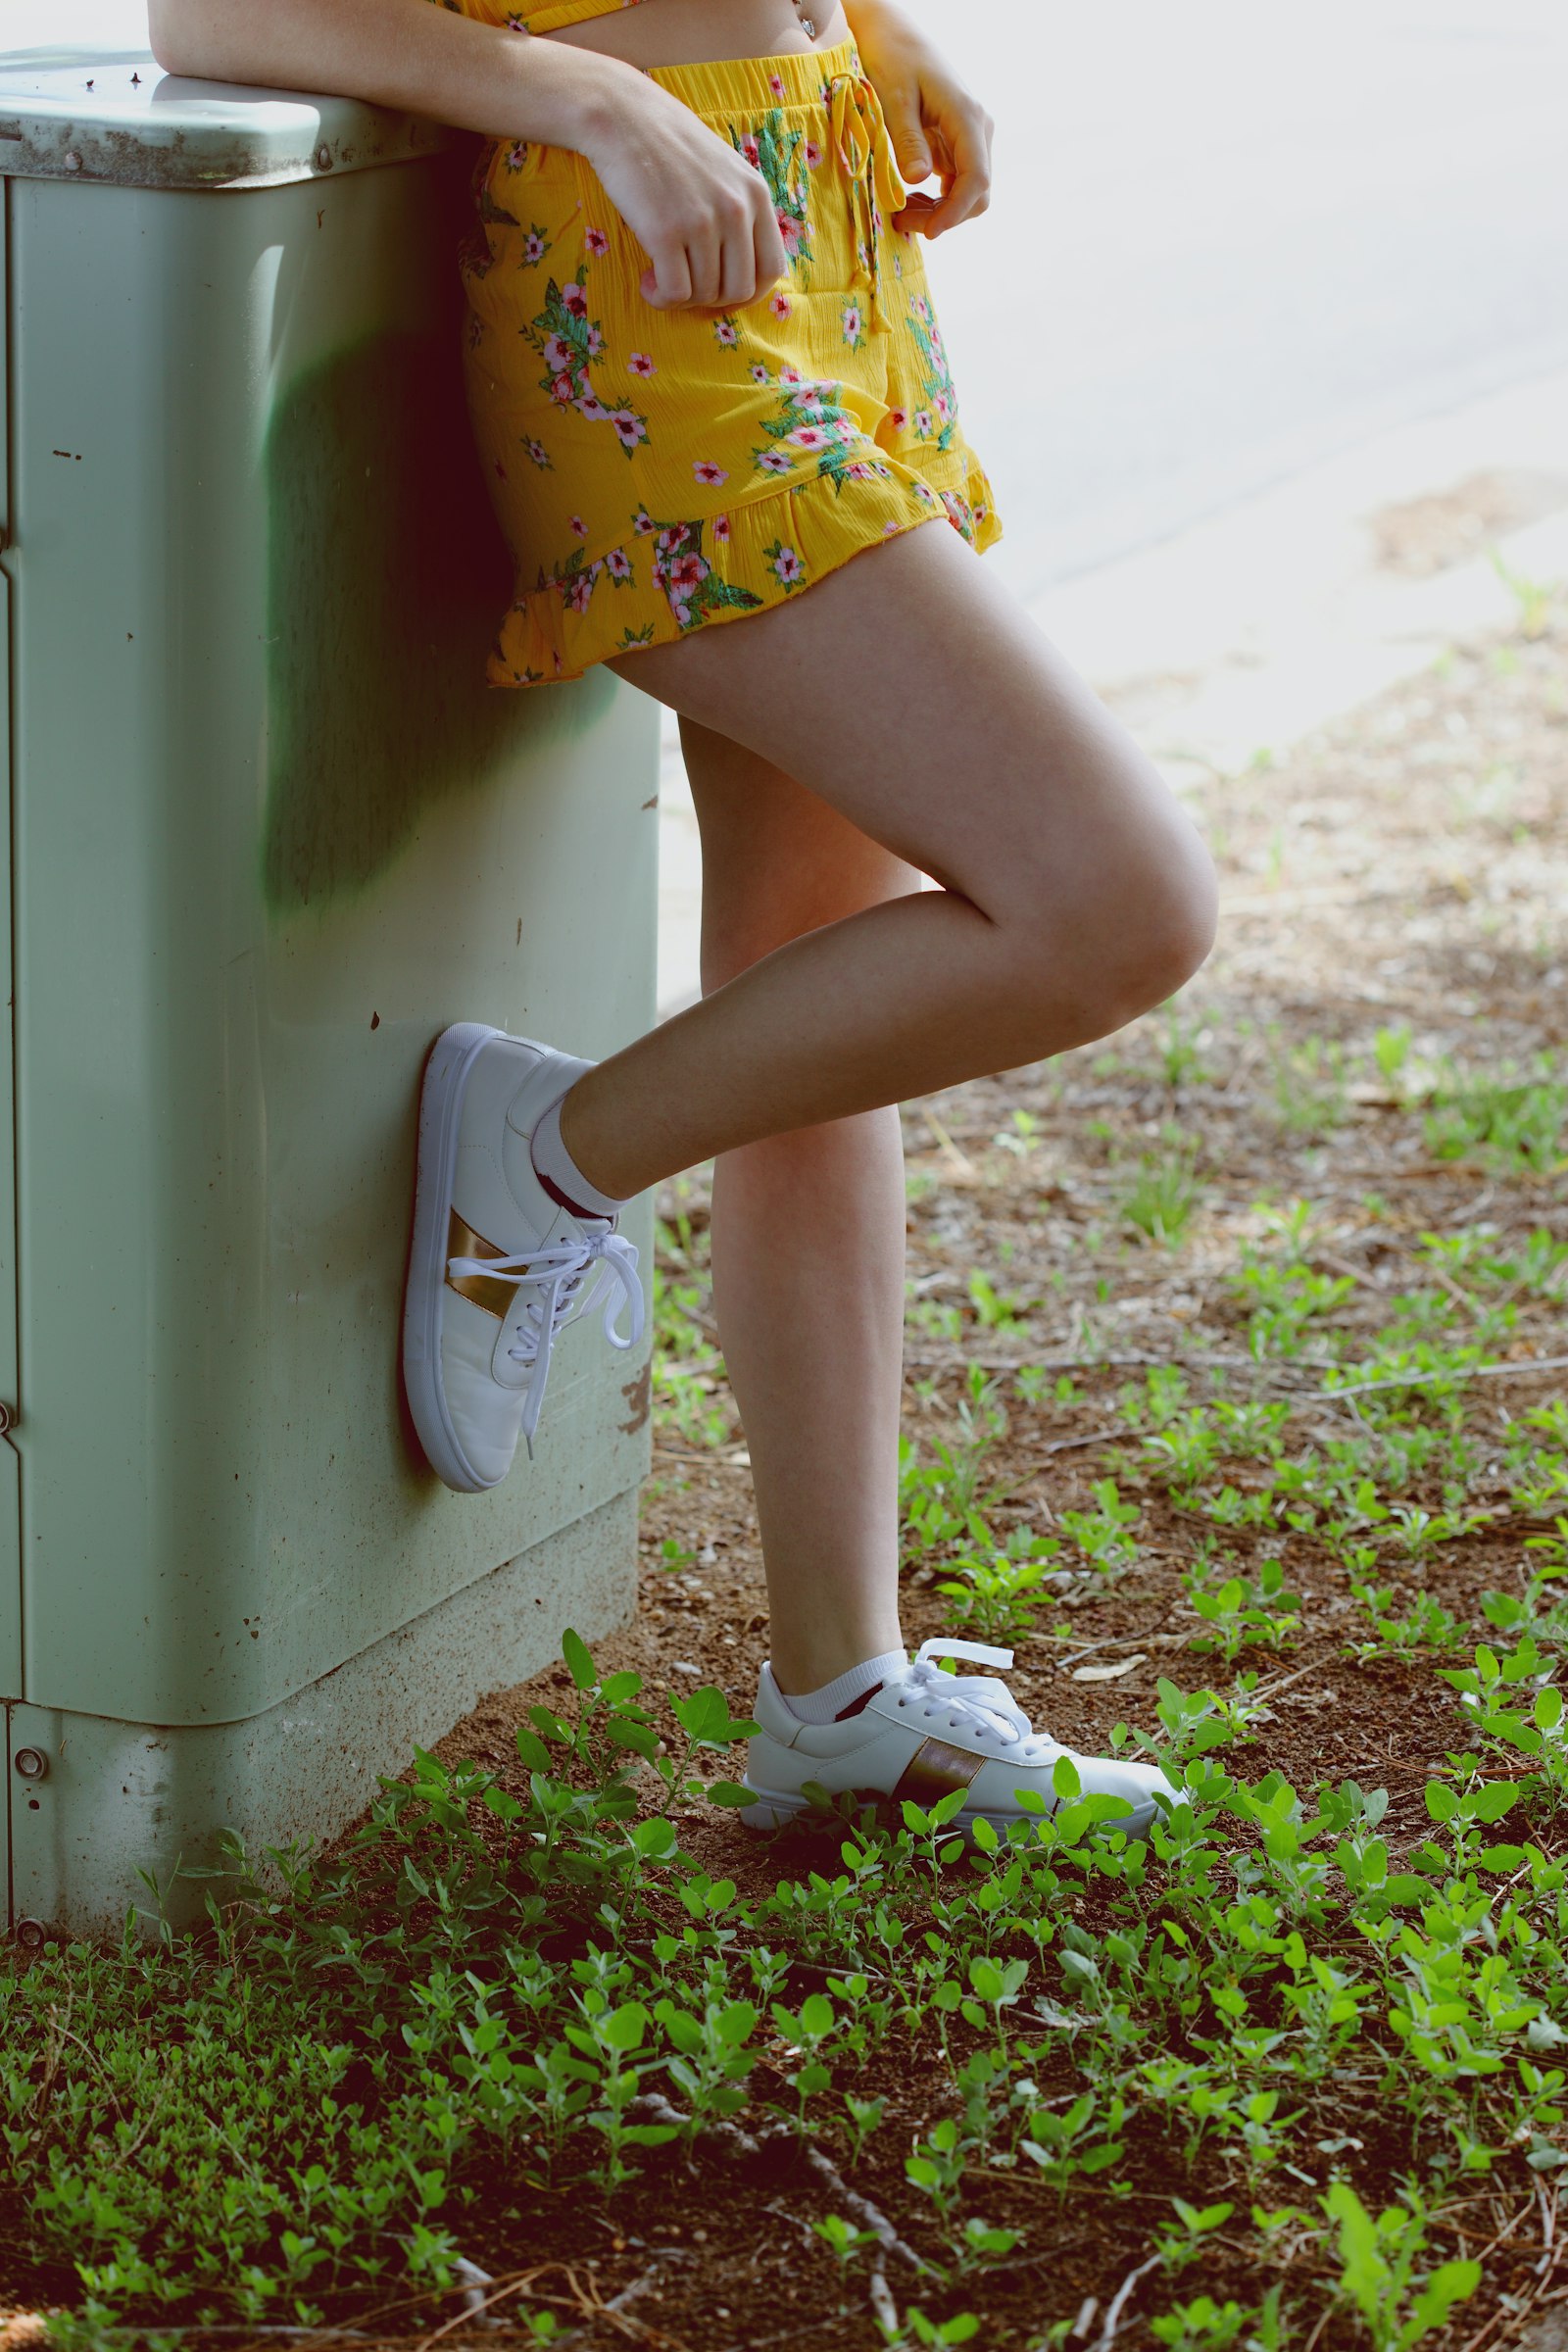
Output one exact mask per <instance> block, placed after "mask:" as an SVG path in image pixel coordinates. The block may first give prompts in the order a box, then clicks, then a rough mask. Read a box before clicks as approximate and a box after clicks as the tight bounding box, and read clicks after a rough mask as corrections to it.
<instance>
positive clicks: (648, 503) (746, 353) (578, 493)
mask: <svg viewBox="0 0 1568 2352" xmlns="http://www.w3.org/2000/svg"><path fill="white" fill-rule="evenodd" d="M651 78H652V79H653V80H655V81H658V82H660V83H662V85H663V87H664V88H665V89H667V90H670V91H672V92H673V94H674V95H675V96H676V97H677V98H679V99H681V100H683V101H684V103H685V104H686V105H688V106H690V107H692V108H693V109H694V110H695V111H696V113H698V114H699V115H701V116H702V118H703V120H704V121H705V122H707V123H711V126H712V127H713V129H714V130H716V131H717V132H718V134H719V135H720V136H721V137H723V138H727V139H728V140H729V141H730V142H731V143H732V145H733V146H734V147H735V148H736V149H737V150H738V151H739V152H740V153H741V154H742V155H744V156H745V158H746V159H747V161H748V162H749V163H750V164H752V165H753V166H754V168H755V169H756V170H758V171H759V172H761V173H762V174H763V176H764V177H765V179H766V180H767V183H768V186H769V189H770V190H771V193H772V196H773V200H774V205H775V208H776V210H777V215H778V222H779V227H780V229H781V231H782V232H783V237H784V243H785V249H786V251H787V253H788V255H789V264H790V267H789V274H788V276H787V277H786V278H784V279H783V280H781V281H780V283H779V284H778V285H777V286H776V287H774V288H773V289H772V291H771V292H769V293H767V294H765V295H763V296H762V297H760V299H759V300H758V301H756V302H753V303H748V304H747V305H746V306H745V307H744V308H742V309H739V310H735V311H711V310H681V311H662V310H655V309H653V308H652V307H651V306H650V305H649V304H648V303H647V302H646V301H645V300H644V298H643V295H642V291H641V283H640V281H641V278H642V273H643V271H644V270H645V269H646V268H647V266H648V257H647V255H646V254H645V253H644V252H643V250H642V248H641V246H640V245H639V244H638V243H637V241H636V239H635V238H634V237H633V236H632V234H631V232H630V230H629V229H628V228H626V226H625V225H624V223H623V222H622V221H621V220H620V217H619V215H618V214H617V213H616V212H615V210H614V208H613V205H612V204H611V202H610V200H609V198H608V197H607V196H606V194H605V191H604V187H603V185H602V183H601V181H600V179H599V177H598V174H597V173H596V172H594V171H593V169H592V167H591V166H590V165H589V164H588V163H587V162H586V161H585V160H584V159H583V157H581V156H580V155H576V154H573V153H572V152H570V151H569V150H568V149H565V148H557V147H541V146H538V145H534V144H517V145H515V146H508V145H507V144H506V143H505V142H495V143H492V142H487V143H486V145H485V147H484V148H483V150H482V151H481V153H480V156H479V160H478V165H477V168H476V172H475V195H476V198H477V207H478V223H477V233H476V235H475V238H474V239H473V241H472V242H471V243H470V245H469V246H468V247H467V248H466V251H465V253H464V256H463V277H464V285H465V289H466V296H467V303H468V314H469V315H468V331H467V350H466V380H467V391H468V405H469V409H470V413H471V415H472V417H473V423H474V430H475V434H476V436H477V440H478V445H479V450H480V454H481V457H482V460H483V464H484V468H485V473H486V477H487V479H488V482H489V487H490V492H491V496H492V498H493V500H494V503H495V508H496V512H497V515H498V516H499V517H500V521H501V525H502V529H503V531H504V532H505V534H506V537H507V541H508V544H509V546H510V547H511V549H512V553H513V559H514V562H515V566H516V592H515V600H514V602H513V605H512V607H511V610H510V611H509V612H508V613H507V614H506V616H505V618H504V619H503V621H502V624H501V629H500V633H499V635H498V637H497V639H496V643H495V645H494V647H493V649H492V652H491V655H490V660H489V663H488V666H487V671H486V674H487V676H488V679H489V681H490V683H491V684H492V685H495V686H535V685H539V684H541V683H546V682H549V681H551V680H553V679H558V678H576V677H581V675H582V674H583V672H584V670H586V669H588V668H589V667H591V665H592V664H593V663H594V662H603V661H606V660H608V659H610V658H611V657H612V656H614V655H619V654H625V653H628V652H631V651H632V650H634V649H635V648H637V647H639V646H645V645H664V644H668V643H670V642H672V641H673V640H674V639H676V638H679V637H683V636H687V635H689V634H690V633H691V632H692V631H693V630H694V629H698V628H703V627H706V626H709V625H710V624H711V623H712V622H714V621H721V620H734V619H738V618H740V617H742V616H744V615H745V614H746V613H760V612H763V611H766V610H767V609H768V608H769V607H771V606H774V605H779V604H782V603H784V602H785V600H786V599H787V598H789V597H792V596H797V595H799V594H800V593H801V592H802V590H804V589H806V588H809V586H810V585H811V583H812V581H813V580H818V579H820V578H822V576H823V575H824V574H825V573H827V572H829V571H832V570H834V569H835V568H836V567H837V566H838V565H840V564H845V563H848V562H849V560H850V559H851V558H852V557H853V556H856V555H858V554H859V553H860V551H861V549H863V548H866V547H869V546H872V545H874V544H875V543H876V542H877V541H878V540H880V539H885V538H891V537H893V536H894V535H895V534H896V533H898V532H900V531H906V530H910V529H913V528H914V527H916V526H917V525H919V524H920V523H923V522H929V521H932V520H941V519H944V518H945V519H947V520H948V521H950V522H951V523H952V524H953V525H954V527H955V528H956V529H957V530H958V531H961V532H962V534H963V536H964V538H965V539H967V540H969V541H970V542H971V544H973V545H974V546H976V547H979V548H986V547H989V546H990V545H991V544H992V542H993V541H994V540H995V539H997V538H998V537H999V536H1000V535H1001V525H1000V524H999V522H998V520H997V517H996V514H995V512H994V509H993V506H992V499H991V491H990V487H989V485H988V483H987V481H986V478H985V475H984V474H983V473H982V471H981V470H980V467H979V466H978V465H977V464H976V462H975V459H974V457H973V455H972V453H971V451H970V450H969V448H968V446H967V445H966V443H965V441H964V439H963V435H962V433H961V432H960V430H959V426H958V407H957V398H956V393H955V391H954V386H953V377H952V374H951V372H950V370H949V367H948V359H947V353H946V351H945V349H944V346H943V341H942V330H941V328H940V326H939V325H938V324H937V319H936V314H935V312H934V311H933V309H932V306H931V297H930V293H929V291H928V289H927V285H926V276H925V267H924V262H923V259H922V257H921V253H920V249H919V242H918V240H917V239H916V238H913V237H907V236H903V235H901V234H900V233H899V232H898V231H897V230H896V229H894V228H893V227H892V226H891V225H890V222H891V219H892V216H893V215H894V214H895V213H896V212H897V211H898V210H899V208H900V206H901V205H902V203H903V201H904V192H903V183H902V181H901V180H900V178H899V175H898V170H897V166H896V164H895V162H894V158H893V151H892V145H891V142H890V140H889V137H888V132H887V127H886V124H885V123H884V122H883V119H882V110H881V107H880V106H879V105H878V103H877V98H876V93H875V91H874V90H873V89H872V88H871V85H870V83H869V82H868V81H867V80H866V79H865V78H864V76H863V75H862V73H861V71H860V65H859V60H858V57H857V56H856V53H855V50H854V48H853V46H852V45H851V44H850V43H848V42H846V43H845V44H844V45H843V46H842V47H840V48H837V49H833V50H827V51H821V52H816V53H813V54H809V55H804V56H787V57H773V58H747V59H743V60H740V61H737V62H734V63H728V64H723V65H714V66H672V67H661V68H657V69H655V70H654V71H653V73H652V75H651Z"/></svg>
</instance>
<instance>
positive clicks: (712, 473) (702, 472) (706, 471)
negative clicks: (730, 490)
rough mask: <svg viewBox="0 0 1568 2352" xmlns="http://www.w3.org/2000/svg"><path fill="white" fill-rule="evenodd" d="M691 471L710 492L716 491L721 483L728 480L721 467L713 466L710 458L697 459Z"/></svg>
mask: <svg viewBox="0 0 1568 2352" xmlns="http://www.w3.org/2000/svg"><path fill="white" fill-rule="evenodd" d="M692 471H693V473H695V474H696V476H697V479H698V480H699V481H700V482H702V483H704V484H705V485H706V486H707V488H709V489H710V490H716V489H717V488H718V486H719V484H720V483H721V482H727V481H728V480H729V475H728V474H727V473H726V472H725V470H724V468H723V466H715V465H714V464H713V461H712V459H711V458H699V459H698V461H697V463H696V465H695V466H693V467H692Z"/></svg>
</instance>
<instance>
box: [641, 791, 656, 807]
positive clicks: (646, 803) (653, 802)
mask: <svg viewBox="0 0 1568 2352" xmlns="http://www.w3.org/2000/svg"><path fill="white" fill-rule="evenodd" d="M643 807H644V808H645V809H657V808H658V807H659V795H658V793H657V792H656V793H655V794H654V797H653V799H652V800H650V801H644V803H643Z"/></svg>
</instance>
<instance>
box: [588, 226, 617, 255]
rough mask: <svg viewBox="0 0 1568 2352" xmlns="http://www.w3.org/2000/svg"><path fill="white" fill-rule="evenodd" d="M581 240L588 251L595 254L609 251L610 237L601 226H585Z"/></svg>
mask: <svg viewBox="0 0 1568 2352" xmlns="http://www.w3.org/2000/svg"><path fill="white" fill-rule="evenodd" d="M582 241H583V243H584V244H585V245H586V246H587V248H588V250H589V252H590V253H591V254H594V255H596V256H598V255H603V254H607V253H608V252H609V251H610V239H609V238H608V237H607V236H606V234H605V232H604V230H603V229H602V228H585V229H584V230H583V232H582Z"/></svg>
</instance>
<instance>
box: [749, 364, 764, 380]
mask: <svg viewBox="0 0 1568 2352" xmlns="http://www.w3.org/2000/svg"><path fill="white" fill-rule="evenodd" d="M750 372H751V378H752V381H753V383H754V384H765V383H766V382H767V380H768V374H767V369H766V368H764V367H763V365H762V363H761V361H760V360H754V361H753V362H752V365H751V371H750Z"/></svg>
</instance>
